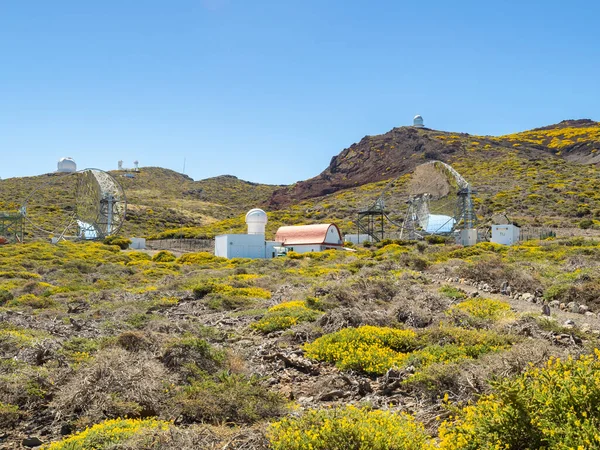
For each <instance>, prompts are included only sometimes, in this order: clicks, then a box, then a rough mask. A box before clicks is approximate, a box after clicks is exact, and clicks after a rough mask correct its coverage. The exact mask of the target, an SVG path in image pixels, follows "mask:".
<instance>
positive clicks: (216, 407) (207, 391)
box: [174, 374, 286, 424]
mask: <svg viewBox="0 0 600 450" xmlns="http://www.w3.org/2000/svg"><path fill="white" fill-rule="evenodd" d="M174 403H175V405H176V408H177V409H179V413H180V414H181V416H182V417H183V418H184V420H186V421H187V422H210V423H215V424H220V423H236V424H242V423H253V422H256V421H259V420H263V419H266V418H271V417H278V416H280V415H281V414H282V413H283V412H284V407H285V403H286V402H285V400H284V399H283V397H281V395H279V394H277V393H274V392H269V391H268V389H267V388H265V387H264V386H263V385H261V384H260V382H259V379H258V378H256V377H252V378H247V377H245V376H243V375H235V374H234V375H226V374H222V375H221V376H220V377H219V378H218V379H217V380H202V381H201V380H198V381H193V382H192V383H191V384H190V385H189V386H186V387H185V388H184V390H183V392H181V393H180V394H179V395H177V396H176V397H175V399H174Z"/></svg>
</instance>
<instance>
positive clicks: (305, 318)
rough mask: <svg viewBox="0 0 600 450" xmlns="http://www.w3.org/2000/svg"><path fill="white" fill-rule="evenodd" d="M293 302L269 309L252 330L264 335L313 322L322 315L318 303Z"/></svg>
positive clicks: (313, 301) (254, 324)
mask: <svg viewBox="0 0 600 450" xmlns="http://www.w3.org/2000/svg"><path fill="white" fill-rule="evenodd" d="M311 303H312V306H310V304H309V302H308V301H302V300H298V301H292V302H284V303H280V304H278V305H275V306H273V307H271V308H269V309H268V310H267V312H266V314H265V316H264V317H263V318H262V319H260V320H259V321H258V322H255V323H253V324H252V328H254V329H255V330H258V331H261V332H263V333H271V332H273V331H278V330H285V329H287V328H290V327H292V326H294V325H296V324H298V323H302V322H312V321H313V320H316V319H317V318H318V317H319V316H320V315H321V314H322V312H321V311H318V310H316V309H315V306H316V303H317V302H316V301H315V300H312V301H311Z"/></svg>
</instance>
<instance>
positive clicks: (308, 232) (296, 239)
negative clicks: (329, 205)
mask: <svg viewBox="0 0 600 450" xmlns="http://www.w3.org/2000/svg"><path fill="white" fill-rule="evenodd" d="M275 240H276V241H277V242H281V245H282V246H284V247H285V248H287V249H288V250H290V251H293V252H296V253H307V252H320V251H323V250H327V249H329V248H336V249H341V248H342V247H343V245H344V240H343V239H342V233H341V232H340V229H339V228H338V226H337V225H336V224H334V223H322V224H316V225H296V226H288V227H280V228H279V230H277V234H276V235H275Z"/></svg>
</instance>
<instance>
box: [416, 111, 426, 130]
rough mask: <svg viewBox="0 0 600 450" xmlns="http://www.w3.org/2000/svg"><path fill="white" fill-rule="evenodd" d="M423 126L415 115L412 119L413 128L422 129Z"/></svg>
mask: <svg viewBox="0 0 600 450" xmlns="http://www.w3.org/2000/svg"><path fill="white" fill-rule="evenodd" d="M424 126H425V125H423V118H422V117H421V116H419V115H418V114H417V115H416V116H415V117H414V119H413V127H417V128H423V127H424Z"/></svg>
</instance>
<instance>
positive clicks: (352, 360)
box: [304, 325, 418, 374]
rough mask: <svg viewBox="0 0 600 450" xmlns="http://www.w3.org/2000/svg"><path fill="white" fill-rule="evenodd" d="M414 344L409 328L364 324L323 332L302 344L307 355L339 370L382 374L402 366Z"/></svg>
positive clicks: (415, 339)
mask: <svg viewBox="0 0 600 450" xmlns="http://www.w3.org/2000/svg"><path fill="white" fill-rule="evenodd" d="M417 346H418V340H417V335H416V333H415V332H414V331H411V330H400V329H395V328H387V327H374V326H369V325H365V326H362V327H360V328H345V329H343V330H340V331H338V332H336V333H331V334H327V335H325V336H322V337H320V338H318V339H317V340H315V341H314V342H312V343H310V344H306V345H305V346H304V352H305V354H306V356H307V357H309V358H313V359H318V360H321V361H328V362H332V363H335V365H336V366H337V367H338V368H340V369H342V370H349V369H354V370H360V371H363V372H366V373H372V374H382V373H385V372H386V371H387V370H388V369H389V368H390V367H393V366H399V365H402V363H403V362H404V361H405V359H406V357H407V353H406V352H409V351H411V350H414V349H416V348H417Z"/></svg>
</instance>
